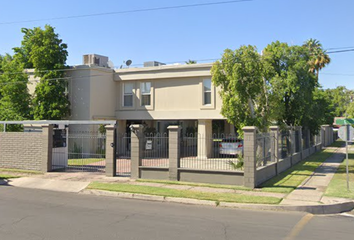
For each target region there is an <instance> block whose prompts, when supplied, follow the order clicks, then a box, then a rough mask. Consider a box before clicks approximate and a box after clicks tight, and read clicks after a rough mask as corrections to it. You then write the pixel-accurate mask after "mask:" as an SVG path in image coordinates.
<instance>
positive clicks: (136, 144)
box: [130, 124, 144, 179]
mask: <svg viewBox="0 0 354 240" xmlns="http://www.w3.org/2000/svg"><path fill="white" fill-rule="evenodd" d="M143 127H144V126H143V125H141V124H134V125H131V126H130V129H131V165H130V166H131V178H132V179H138V178H140V170H139V167H140V166H141V159H142V157H143V145H144V144H143Z"/></svg>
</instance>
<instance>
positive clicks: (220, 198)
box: [88, 182, 282, 204]
mask: <svg viewBox="0 0 354 240" xmlns="http://www.w3.org/2000/svg"><path fill="white" fill-rule="evenodd" d="M88 189H97V190H106V191H113V192H125V193H138V194H148V195H156V196H163V197H176V198H191V199H199V200H210V201H215V202H216V204H218V203H220V202H234V203H258V204H278V203H279V202H280V201H281V200H282V199H281V198H275V197H263V196H249V195H241V194H234V193H209V192H208V193H206V192H199V191H190V190H177V189H169V188H163V187H151V186H140V185H131V184H125V183H100V182H93V183H91V184H90V185H89V186H88Z"/></svg>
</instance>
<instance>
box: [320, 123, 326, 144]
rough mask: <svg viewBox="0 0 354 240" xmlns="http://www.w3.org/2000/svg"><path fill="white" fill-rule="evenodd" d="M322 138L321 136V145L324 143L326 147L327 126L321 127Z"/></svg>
mask: <svg viewBox="0 0 354 240" xmlns="http://www.w3.org/2000/svg"><path fill="white" fill-rule="evenodd" d="M320 136H321V143H322V147H325V146H326V141H325V140H326V137H325V136H326V128H325V126H321V132H320Z"/></svg>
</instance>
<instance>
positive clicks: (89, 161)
mask: <svg viewBox="0 0 354 240" xmlns="http://www.w3.org/2000/svg"><path fill="white" fill-rule="evenodd" d="M104 160H105V159H104V158H81V159H69V160H68V165H69V166H85V165H89V164H93V163H97V162H102V161H104Z"/></svg>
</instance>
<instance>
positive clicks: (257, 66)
mask: <svg viewBox="0 0 354 240" xmlns="http://www.w3.org/2000/svg"><path fill="white" fill-rule="evenodd" d="M262 72H263V64H262V60H261V56H260V54H258V52H257V48H256V47H254V46H241V47H240V48H239V49H236V50H235V51H232V50H230V49H226V50H225V52H224V54H223V56H222V59H221V61H217V62H216V63H215V64H214V65H213V67H212V69H211V73H212V76H213V77H212V81H213V83H214V85H215V86H220V88H221V92H220V93H221V94H220V95H221V98H222V101H223V105H222V109H221V114H222V115H223V116H225V117H226V118H227V119H228V120H229V122H230V123H232V124H233V125H234V126H236V128H237V129H241V128H242V127H244V126H246V125H253V126H257V127H258V128H260V129H265V128H266V126H267V122H268V121H267V120H268V109H267V102H266V99H267V97H266V94H267V92H266V89H265V86H264V82H263V79H262Z"/></svg>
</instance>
